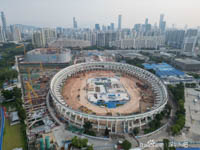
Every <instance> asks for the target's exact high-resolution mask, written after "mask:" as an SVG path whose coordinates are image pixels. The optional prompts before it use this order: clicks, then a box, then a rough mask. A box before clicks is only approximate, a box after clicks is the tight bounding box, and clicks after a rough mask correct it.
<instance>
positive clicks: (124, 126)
mask: <svg viewBox="0 0 200 150" xmlns="http://www.w3.org/2000/svg"><path fill="white" fill-rule="evenodd" d="M123 124H124V133H126V122H125V121H124V122H123Z"/></svg>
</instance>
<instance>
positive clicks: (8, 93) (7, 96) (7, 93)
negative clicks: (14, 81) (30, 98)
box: [1, 90, 13, 100]
mask: <svg viewBox="0 0 200 150" xmlns="http://www.w3.org/2000/svg"><path fill="white" fill-rule="evenodd" d="M1 93H2V95H3V97H4V98H5V99H7V100H8V99H12V98H13V92H12V91H9V90H3V91H2V92H1Z"/></svg>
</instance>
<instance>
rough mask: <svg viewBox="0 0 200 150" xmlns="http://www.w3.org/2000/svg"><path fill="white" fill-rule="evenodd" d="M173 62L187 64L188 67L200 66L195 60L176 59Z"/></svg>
mask: <svg viewBox="0 0 200 150" xmlns="http://www.w3.org/2000/svg"><path fill="white" fill-rule="evenodd" d="M175 61H178V62H181V63H184V64H188V65H193V64H200V61H198V60H195V59H190V58H177V59H175Z"/></svg>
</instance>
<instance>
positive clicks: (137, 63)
mask: <svg viewBox="0 0 200 150" xmlns="http://www.w3.org/2000/svg"><path fill="white" fill-rule="evenodd" d="M125 61H126V63H127V64H130V65H134V66H137V67H140V68H144V66H143V65H142V64H143V63H144V62H145V61H144V60H141V59H138V58H135V59H125Z"/></svg>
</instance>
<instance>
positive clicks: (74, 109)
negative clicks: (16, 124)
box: [49, 62, 168, 133]
mask: <svg viewBox="0 0 200 150" xmlns="http://www.w3.org/2000/svg"><path fill="white" fill-rule="evenodd" d="M49 93H50V97H51V100H52V102H53V105H54V109H55V111H56V113H57V114H58V115H59V117H61V118H63V119H64V120H66V121H68V122H70V123H72V124H73V125H75V126H78V127H81V128H82V127H83V125H84V122H86V121H90V122H92V123H93V129H94V130H96V131H101V130H105V129H106V128H108V129H110V131H111V132H112V133H123V132H129V131H131V130H132V129H134V128H135V127H142V126H143V125H145V124H147V123H148V122H149V121H151V120H152V119H153V118H154V116H155V115H156V114H158V113H160V112H161V111H162V110H163V109H164V107H165V105H166V104H167V100H168V93H167V89H166V87H165V85H164V84H163V83H162V81H160V79H159V78H158V77H156V76H155V75H153V74H152V73H150V72H148V71H146V70H143V69H141V68H138V67H135V66H132V65H128V64H122V63H116V62H90V63H81V64H76V65H72V66H69V67H67V68H64V69H62V70H61V71H59V72H58V73H57V74H56V75H55V76H54V77H53V78H52V80H51V83H50V92H49Z"/></svg>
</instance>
